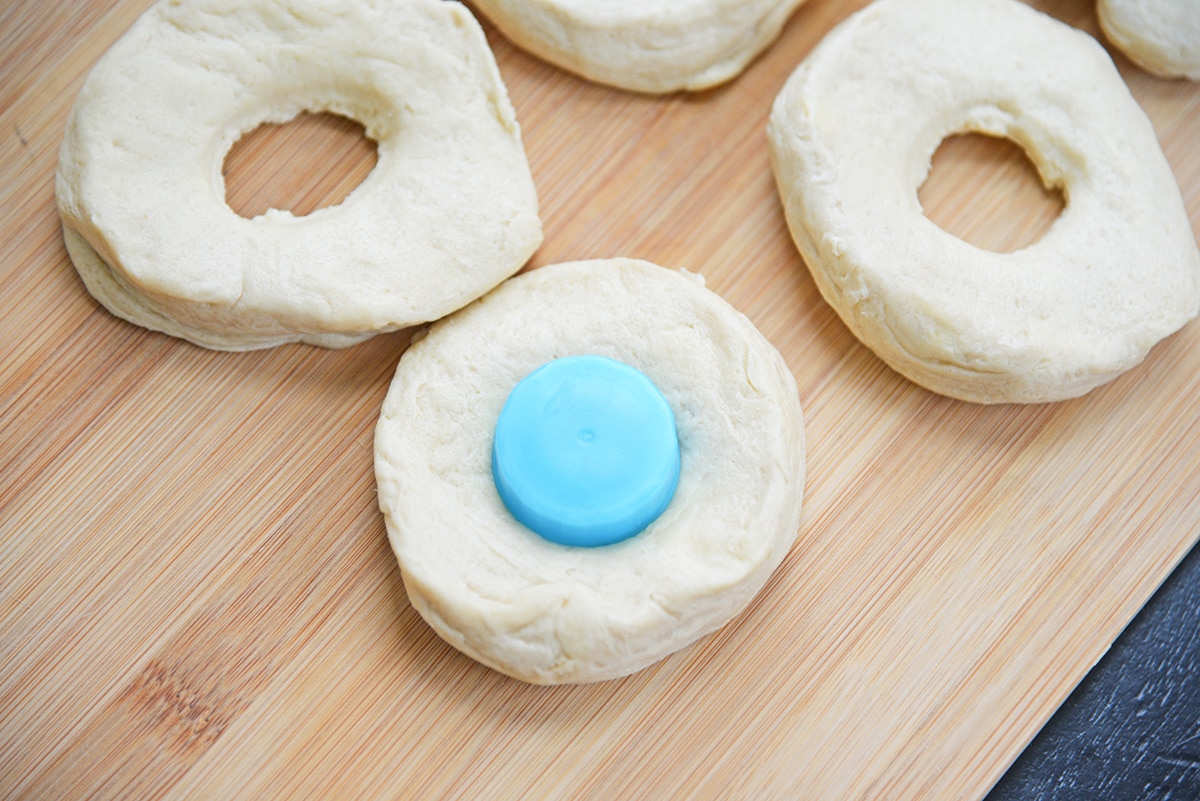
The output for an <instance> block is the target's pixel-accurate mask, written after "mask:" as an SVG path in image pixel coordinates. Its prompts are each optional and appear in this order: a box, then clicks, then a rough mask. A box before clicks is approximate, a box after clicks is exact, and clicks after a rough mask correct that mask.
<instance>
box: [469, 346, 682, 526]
mask: <svg viewBox="0 0 1200 801" xmlns="http://www.w3.org/2000/svg"><path fill="white" fill-rule="evenodd" d="M492 475H493V477H494V478H495V481H496V490H497V491H498V492H499V493H500V499H501V500H503V501H504V505H505V506H506V507H508V510H509V511H510V512H512V513H513V516H514V517H516V518H517V519H518V520H520V521H521V522H522V523H523V524H524V525H525V526H527V527H528V528H529V529H531V530H532V531H534V532H536V533H537V534H540V535H541V536H543V537H545V538H546V539H548V540H550V541H551V542H557V543H559V544H562V545H574V546H586V547H597V546H601V545H611V544H613V543H615V542H620V541H621V540H624V539H628V538H629V537H632V536H633V535H635V534H637V533H639V532H640V531H642V530H644V529H645V528H646V526H648V525H650V524H651V523H652V522H654V520H655V519H657V518H658V516H659V515H661V514H662V513H663V510H664V509H666V508H667V503H668V502H669V501H670V500H671V496H672V495H674V494H675V487H676V485H677V484H678V482H679V438H678V437H677V436H676V434H675V417H674V415H672V413H671V407H670V405H669V404H668V403H667V400H666V398H664V397H663V396H662V393H661V392H659V391H658V388H657V387H655V386H654V384H653V383H651V382H650V380H649V379H648V378H646V377H645V376H644V375H642V373H640V372H638V371H637V370H635V369H634V368H632V367H630V366H629V365H627V364H623V363H621V362H618V361H616V360H614V359H609V358H606V357H603V356H592V355H582V356H567V357H564V358H562V359H555V360H554V361H552V362H549V363H547V364H545V365H542V366H541V367H539V368H538V369H536V370H534V371H533V372H532V373H530V374H529V375H527V376H525V378H523V379H521V381H520V382H519V383H518V384H517V386H516V387H514V388H513V391H512V392H511V393H509V396H508V400H506V401H505V402H504V408H503V409H501V411H500V419H499V420H498V421H497V422H496V431H495V436H494V438H493V442H492Z"/></svg>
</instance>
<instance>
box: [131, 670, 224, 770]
mask: <svg viewBox="0 0 1200 801" xmlns="http://www.w3.org/2000/svg"><path fill="white" fill-rule="evenodd" d="M196 678H197V677H195V676H190V675H188V674H187V673H180V672H179V671H175V670H172V669H171V668H169V667H168V666H167V665H165V664H163V663H162V662H160V661H158V660H155V661H153V662H151V663H150V664H149V665H147V666H146V669H145V670H144V671H143V672H142V675H140V676H139V677H138V678H137V680H136V681H134V683H133V684H132V685H130V687H129V689H127V690H126V691H125V692H124V693H123V694H122V697H121V700H122V702H123V704H125V705H128V706H130V707H133V708H135V709H136V710H137V712H138V717H139V718H141V719H143V720H145V721H147V722H148V724H149V728H151V729H152V730H153V731H154V733H155V734H156V736H159V737H161V738H162V739H163V741H164V743H170V745H172V746H173V747H175V748H178V749H180V750H181V751H192V750H194V749H199V750H201V751H203V750H205V749H207V748H208V747H209V746H210V745H212V743H213V742H215V741H216V739H217V738H218V737H220V736H221V733H222V732H223V731H224V730H225V728H226V726H228V725H229V722H230V720H231V719H232V717H233V714H234V711H233V710H230V709H228V708H227V707H226V706H223V704H222V701H223V698H222V693H221V692H220V688H219V687H217V686H213V687H207V686H205V685H207V684H212V682H206V681H203V680H201V681H196V680H195V679H196Z"/></svg>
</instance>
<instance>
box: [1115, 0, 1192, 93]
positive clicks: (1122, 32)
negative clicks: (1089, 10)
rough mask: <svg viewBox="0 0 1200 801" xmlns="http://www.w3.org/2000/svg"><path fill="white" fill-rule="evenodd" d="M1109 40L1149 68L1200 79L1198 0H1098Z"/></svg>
mask: <svg viewBox="0 0 1200 801" xmlns="http://www.w3.org/2000/svg"><path fill="white" fill-rule="evenodd" d="M1096 15H1097V16H1098V17H1099V18H1100V27H1101V28H1102V29H1103V30H1104V35H1105V36H1107V37H1108V39H1109V41H1111V42H1112V43H1113V44H1115V45H1116V46H1117V47H1118V48H1120V49H1121V52H1123V53H1124V54H1125V55H1127V56H1129V58H1130V59H1131V60H1132V61H1133V62H1134V63H1135V64H1137V65H1138V66H1140V67H1141V68H1142V69H1144V70H1146V71H1147V72H1151V73H1154V74H1155V75H1161V76H1163V77H1167V78H1176V77H1183V78H1190V79H1191V80H1193V81H1200V3H1197V2H1196V0H1098V2H1097V3H1096Z"/></svg>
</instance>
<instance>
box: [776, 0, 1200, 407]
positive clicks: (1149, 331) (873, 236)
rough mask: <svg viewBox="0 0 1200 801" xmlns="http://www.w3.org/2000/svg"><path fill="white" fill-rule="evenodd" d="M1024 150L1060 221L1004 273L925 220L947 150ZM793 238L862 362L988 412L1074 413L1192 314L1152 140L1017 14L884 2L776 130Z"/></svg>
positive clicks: (1111, 74) (1045, 25)
mask: <svg viewBox="0 0 1200 801" xmlns="http://www.w3.org/2000/svg"><path fill="white" fill-rule="evenodd" d="M962 131H975V132H980V133H984V134H989V135H993V136H999V137H1007V138H1008V139H1011V140H1012V141H1014V142H1016V143H1017V144H1019V145H1021V146H1022V147H1023V148H1024V149H1025V151H1026V152H1027V153H1028V154H1029V157H1030V159H1031V160H1032V161H1033V163H1034V164H1035V165H1036V166H1037V168H1038V170H1039V172H1040V173H1041V177H1042V180H1043V181H1045V182H1046V184H1047V185H1050V186H1055V187H1060V188H1061V189H1062V192H1063V195H1064V196H1065V198H1066V209H1065V210H1064V211H1063V213H1062V215H1061V216H1060V217H1059V219H1058V220H1056V221H1055V223H1054V225H1053V226H1052V227H1051V229H1050V231H1049V232H1048V233H1047V234H1046V235H1045V236H1044V237H1043V238H1042V239H1041V240H1040V241H1039V242H1037V243H1035V244H1034V245H1032V246H1030V247H1028V248H1025V249H1023V250H1020V251H1017V252H1015V253H1005V254H1001V253H993V252H990V251H986V250H982V249H980V248H977V247H974V246H973V245H970V244H968V243H966V242H964V241H962V240H961V239H958V238H957V237H954V236H952V235H950V234H948V233H946V232H945V231H943V230H942V229H940V228H939V227H938V226H936V225H935V224H934V223H932V222H930V221H929V220H928V219H927V218H926V217H925V216H924V215H923V214H922V212H921V206H920V203H919V201H918V199H917V189H918V188H919V187H920V185H921V183H922V182H923V181H924V179H925V176H926V175H927V174H928V172H929V166H930V159H931V158H932V155H933V153H934V151H935V150H936V149H937V147H938V145H939V144H940V143H941V141H942V140H943V139H944V138H945V137H946V136H948V135H951V134H954V133H957V132H962ZM768 135H769V139H770V145H771V156H772V163H773V166H774V170H775V174H776V178H777V179H778V183H779V190H780V194H781V196H782V198H783V203H784V206H785V210H786V213H787V219H788V224H789V227H790V228H791V232H792V236H793V238H794V239H795V240H796V244H797V246H798V247H799V249H800V252H801V254H802V255H803V256H804V259H805V261H806V262H807V263H808V266H809V269H810V270H811V272H812V275H813V278H814V279H815V281H816V283H817V286H818V287H819V288H820V290H821V292H822V294H823V295H824V296H825V298H826V300H827V301H828V302H829V303H830V305H832V306H833V307H834V308H835V309H836V310H837V312H838V313H839V314H840V315H841V317H842V319H843V320H844V321H845V322H846V324H847V325H848V326H849V327H850V329H851V330H852V331H853V332H854V334H855V335H856V336H857V337H858V338H859V339H860V340H862V342H863V343H864V344H866V345H867V346H868V347H869V348H871V349H872V350H873V351H875V353H877V354H878V355H879V356H880V357H881V358H882V359H883V360H884V361H885V362H887V363H888V364H889V365H891V366H892V367H893V368H895V369H896V370H898V371H899V372H900V373H902V374H904V375H905V376H907V377H908V378H910V379H912V380H913V381H915V382H917V383H918V384H921V385H923V386H925V387H927V388H929V389H931V390H933V391H935V392H940V393H943V394H945V395H950V396H952V397H955V398H961V399H965V400H970V401H977V402H984V403H989V402H1039V401H1052V400H1058V399H1062V398H1069V397H1073V396H1076V395H1081V394H1083V393H1085V392H1087V391H1089V390H1090V389H1092V388H1094V387H1096V386H1098V385H1100V384H1102V383H1104V382H1106V381H1109V380H1111V379H1112V378H1115V377H1116V376H1117V375H1118V374H1120V373H1121V372H1123V371H1125V370H1127V369H1129V368H1130V367H1132V366H1134V365H1135V364H1137V363H1138V362H1140V361H1141V360H1142V359H1143V358H1144V357H1145V355H1146V353H1147V352H1148V351H1149V349H1150V348H1151V347H1152V346H1153V345H1154V344H1155V343H1156V342H1158V341H1159V340H1160V339H1162V338H1163V337H1165V336H1167V335H1168V334H1170V333H1171V332H1173V331H1175V330H1176V329H1178V328H1179V327H1180V326H1182V325H1183V324H1184V323H1185V322H1187V321H1188V320H1190V319H1191V318H1192V317H1194V316H1195V315H1196V313H1197V310H1198V308H1200V254H1198V253H1197V249H1196V242H1195V240H1194V239H1193V236H1192V231H1191V229H1190V227H1189V221H1188V217H1187V213H1186V211H1185V209H1184V206H1183V201H1182V198H1181V196H1180V192H1179V188H1178V186H1177V184H1176V183H1175V178H1174V176H1173V175H1172V173H1171V169H1170V167H1169V166H1168V164H1167V161H1166V159H1165V157H1164V156H1163V153H1162V150H1161V149H1160V147H1159V144H1158V140H1157V139H1156V137H1155V133H1154V129H1153V128H1152V127H1151V125H1150V122H1149V120H1147V118H1146V115H1145V114H1144V113H1143V112H1142V110H1141V109H1140V108H1139V107H1138V105H1137V103H1136V102H1135V101H1134V99H1133V97H1132V96H1131V95H1130V94H1129V90H1128V89H1127V88H1126V86H1125V84H1124V82H1123V81H1122V80H1121V78H1120V75H1119V74H1118V73H1117V71H1116V69H1115V68H1114V67H1113V65H1112V61H1111V60H1110V59H1109V57H1108V55H1107V54H1106V53H1105V52H1104V50H1103V48H1101V47H1100V46H1099V44H1097V43H1096V41H1095V40H1094V39H1092V38H1091V37H1089V36H1088V35H1086V34H1085V33H1083V32H1081V31H1078V30H1076V29H1073V28H1070V27H1068V26H1066V25H1064V24H1062V23H1060V22H1057V21H1055V20H1053V19H1051V18H1050V17H1048V16H1045V15H1043V14H1041V13H1039V12H1037V11H1035V10H1033V9H1031V8H1030V7H1028V6H1026V5H1024V4H1022V3H1019V2H1016V0H878V1H877V2H875V3H873V4H872V5H870V6H868V7H867V8H866V9H864V10H863V11H861V12H859V13H857V14H855V15H853V16H852V17H850V18H848V19H847V20H846V21H845V22H843V23H842V24H841V25H839V26H838V27H837V28H836V29H835V30H833V31H832V32H831V33H830V34H829V35H828V36H827V37H826V39H825V40H824V41H823V42H821V43H820V44H819V45H818V46H817V47H816V48H815V49H814V50H813V51H812V53H811V54H810V55H809V56H808V58H807V59H806V60H805V61H804V63H803V64H802V65H801V66H800V68H799V69H797V70H796V72H795V73H794V74H793V75H792V77H791V78H790V79H789V80H788V82H787V84H786V85H785V87H784V89H783V91H782V92H781V93H780V95H779V97H778V98H777V99H776V101H775V106H774V109H773V110H772V114H771V120H770V123H769V126H768Z"/></svg>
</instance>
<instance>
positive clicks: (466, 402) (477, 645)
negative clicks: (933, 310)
mask: <svg viewBox="0 0 1200 801" xmlns="http://www.w3.org/2000/svg"><path fill="white" fill-rule="evenodd" d="M582 354H595V355H600V356H607V357H610V358H613V359H617V360H619V361H622V362H624V363H626V364H629V365H631V366H633V367H635V368H637V369H638V370H641V371H642V373H644V374H645V375H646V376H647V377H648V378H649V379H650V380H651V381H652V382H653V383H654V384H655V385H656V386H657V387H658V389H659V390H661V391H662V393H663V395H664V396H665V397H666V399H667V401H668V402H669V404H670V405H671V408H672V411H673V413H674V415H675V421H676V429H677V431H678V434H679V443H680V452H681V473H680V478H679V485H678V488H677V490H676V493H675V495H674V497H673V498H672V500H671V502H670V504H669V505H668V507H667V509H666V511H665V512H664V513H663V514H662V516H661V517H659V518H658V519H657V520H655V521H654V522H653V523H651V524H650V526H649V527H648V528H647V529H645V530H644V531H643V532H641V533H640V534H637V535H635V536H633V537H631V538H630V539H627V540H624V541H623V542H619V543H616V544H613V545H607V546H604V547H600V548H575V547H570V546H564V545H557V544H555V543H552V542H550V541H548V540H545V539H542V538H541V537H539V536H538V535H537V534H535V533H533V532H531V531H530V530H529V529H526V528H525V527H523V526H522V525H521V524H520V523H518V522H517V521H516V519H515V518H514V517H512V515H510V514H509V512H508V511H507V509H506V508H505V507H504V504H503V502H502V501H501V499H500V497H499V495H498V493H497V491H496V488H495V485H494V483H493V480H492V473H491V445H492V436H493V431H494V428H495V425H496V420H497V418H498V416H499V414H500V410H501V408H502V407H503V405H504V402H505V400H506V398H507V396H508V394H509V392H510V391H511V390H512V388H513V387H514V386H516V384H517V383H518V382H519V381H520V380H521V379H522V378H524V377H525V376H526V375H527V374H528V373H530V372H532V371H533V370H534V369H536V368H538V367H540V366H542V365H543V364H545V363H546V362H548V361H551V360H553V359H556V358H559V357H564V356H571V355H582ZM375 472H376V478H377V482H378V488H379V505H380V508H381V509H382V511H383V514H384V516H385V519H386V522H387V530H388V537H389V539H390V541H391V544H392V548H393V549H394V551H395V553H396V557H397V559H398V561H399V563H400V568H401V573H402V575H403V578H404V584H405V587H406V588H407V591H408V595H409V598H410V599H411V601H412V604H413V606H414V607H415V608H416V609H417V611H418V612H420V614H421V616H422V617H424V618H425V620H426V621H427V622H428V623H429V625H430V626H432V627H433V628H434V629H435V630H436V631H437V633H438V634H439V635H441V636H442V637H443V638H444V639H445V640H446V641H448V642H449V643H451V644H452V645H453V646H454V647H456V648H458V649H459V650H460V651H463V652H464V653H466V654H468V655H469V656H471V657H474V658H475V659H477V660H479V661H480V662H482V663H484V664H486V665H489V666H491V667H492V668H495V669H496V670H499V671H501V672H503V673H506V674H508V675H510V676H514V677H516V678H519V679H523V680H525V681H528V682H533V683H538V684H558V683H582V682H590V681H599V680H602V679H610V678H615V677H618V676H622V675H625V674H628V673H632V672H634V671H636V670H639V669H641V668H643V667H645V666H647V665H649V664H651V663H652V662H654V661H656V660H658V659H661V658H662V657H664V656H666V655H668V654H670V653H671V652H673V651H675V650H677V649H679V648H682V647H683V646H685V645H687V644H688V643H690V642H692V641H694V640H696V639H697V638H698V637H701V636H702V635H704V634H707V633H709V632H711V631H714V630H715V629H717V628H719V627H720V626H722V625H724V624H725V623H727V622H728V621H729V620H730V619H731V618H733V617H734V616H735V615H737V614H738V613H739V612H740V611H741V610H742V609H743V608H744V607H745V606H746V605H747V604H748V603H749V602H750V600H751V598H753V597H754V595H755V594H756V593H757V592H758V591H759V589H760V588H761V587H762V586H763V584H764V583H765V582H766V580H767V577H768V576H769V575H770V574H771V572H772V571H773V570H774V569H775V568H776V566H777V565H778V564H779V563H780V561H781V560H782V559H783V557H784V556H785V555H786V554H787V552H788V550H789V548H790V547H791V545H792V543H793V542H794V541H795V538H796V535H797V531H798V528H799V523H800V507H801V498H802V493H803V486H804V433H803V421H802V418H801V411H800V401H799V398H798V395H797V391H796V384H795V381H794V379H793V377H792V375H791V373H790V371H789V370H788V368H787V365H786V364H785V363H784V362H783V359H782V357H781V356H780V355H779V353H778V351H776V350H775V349H774V348H773V347H772V346H771V345H770V343H769V342H767V340H766V339H765V338H764V337H763V336H762V335H761V334H760V333H759V332H758V330H757V329H756V328H755V327H754V326H753V325H752V324H751V323H750V321H749V320H747V319H746V318H745V317H744V316H743V315H741V314H740V313H738V312H737V311H735V310H734V309H733V308H732V307H731V306H729V304H728V303H726V302H725V301H724V300H722V299H721V298H720V297H719V296H718V295H716V294H715V293H713V292H712V291H710V290H707V289H705V288H704V286H703V282H702V280H701V279H700V278H699V276H695V275H692V274H690V273H682V272H674V271H670V270H667V269H665V268H662V267H658V266H655V265H652V264H649V263H646V262H641V261H634V260H629V259H611V260H595V261H584V262H574V263H567V264H560V265H552V266H547V267H543V268H540V269H537V270H534V271H532V272H529V273H526V274H524V275H521V276H518V277H516V278H513V279H511V280H509V281H507V282H506V283H505V284H503V285H502V286H500V287H499V288H497V289H495V290H493V291H492V292H491V293H490V294H488V295H486V296H485V297H483V298H482V299H480V300H479V301H476V302H475V303H473V304H472V305H470V306H468V307H467V308H465V309H463V310H461V311H459V312H456V313H455V314H453V315H451V316H449V317H447V318H445V319H444V320H441V321H439V322H438V323H436V324H434V326H433V327H432V328H431V329H430V331H429V333H428V335H427V336H425V337H424V338H422V339H420V340H419V341H417V342H416V343H415V344H413V346H412V347H411V348H410V349H409V350H408V351H407V352H406V353H405V355H404V356H403V358H402V359H401V361H400V365H399V367H398V369H397V371H396V376H395V379H394V381H393V383H392V386H391V389H390V390H389V392H388V395H387V399H386V401H385V402H384V405H383V410H382V414H381V416H380V419H379V423H378V426H377V428H376V434H375Z"/></svg>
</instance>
